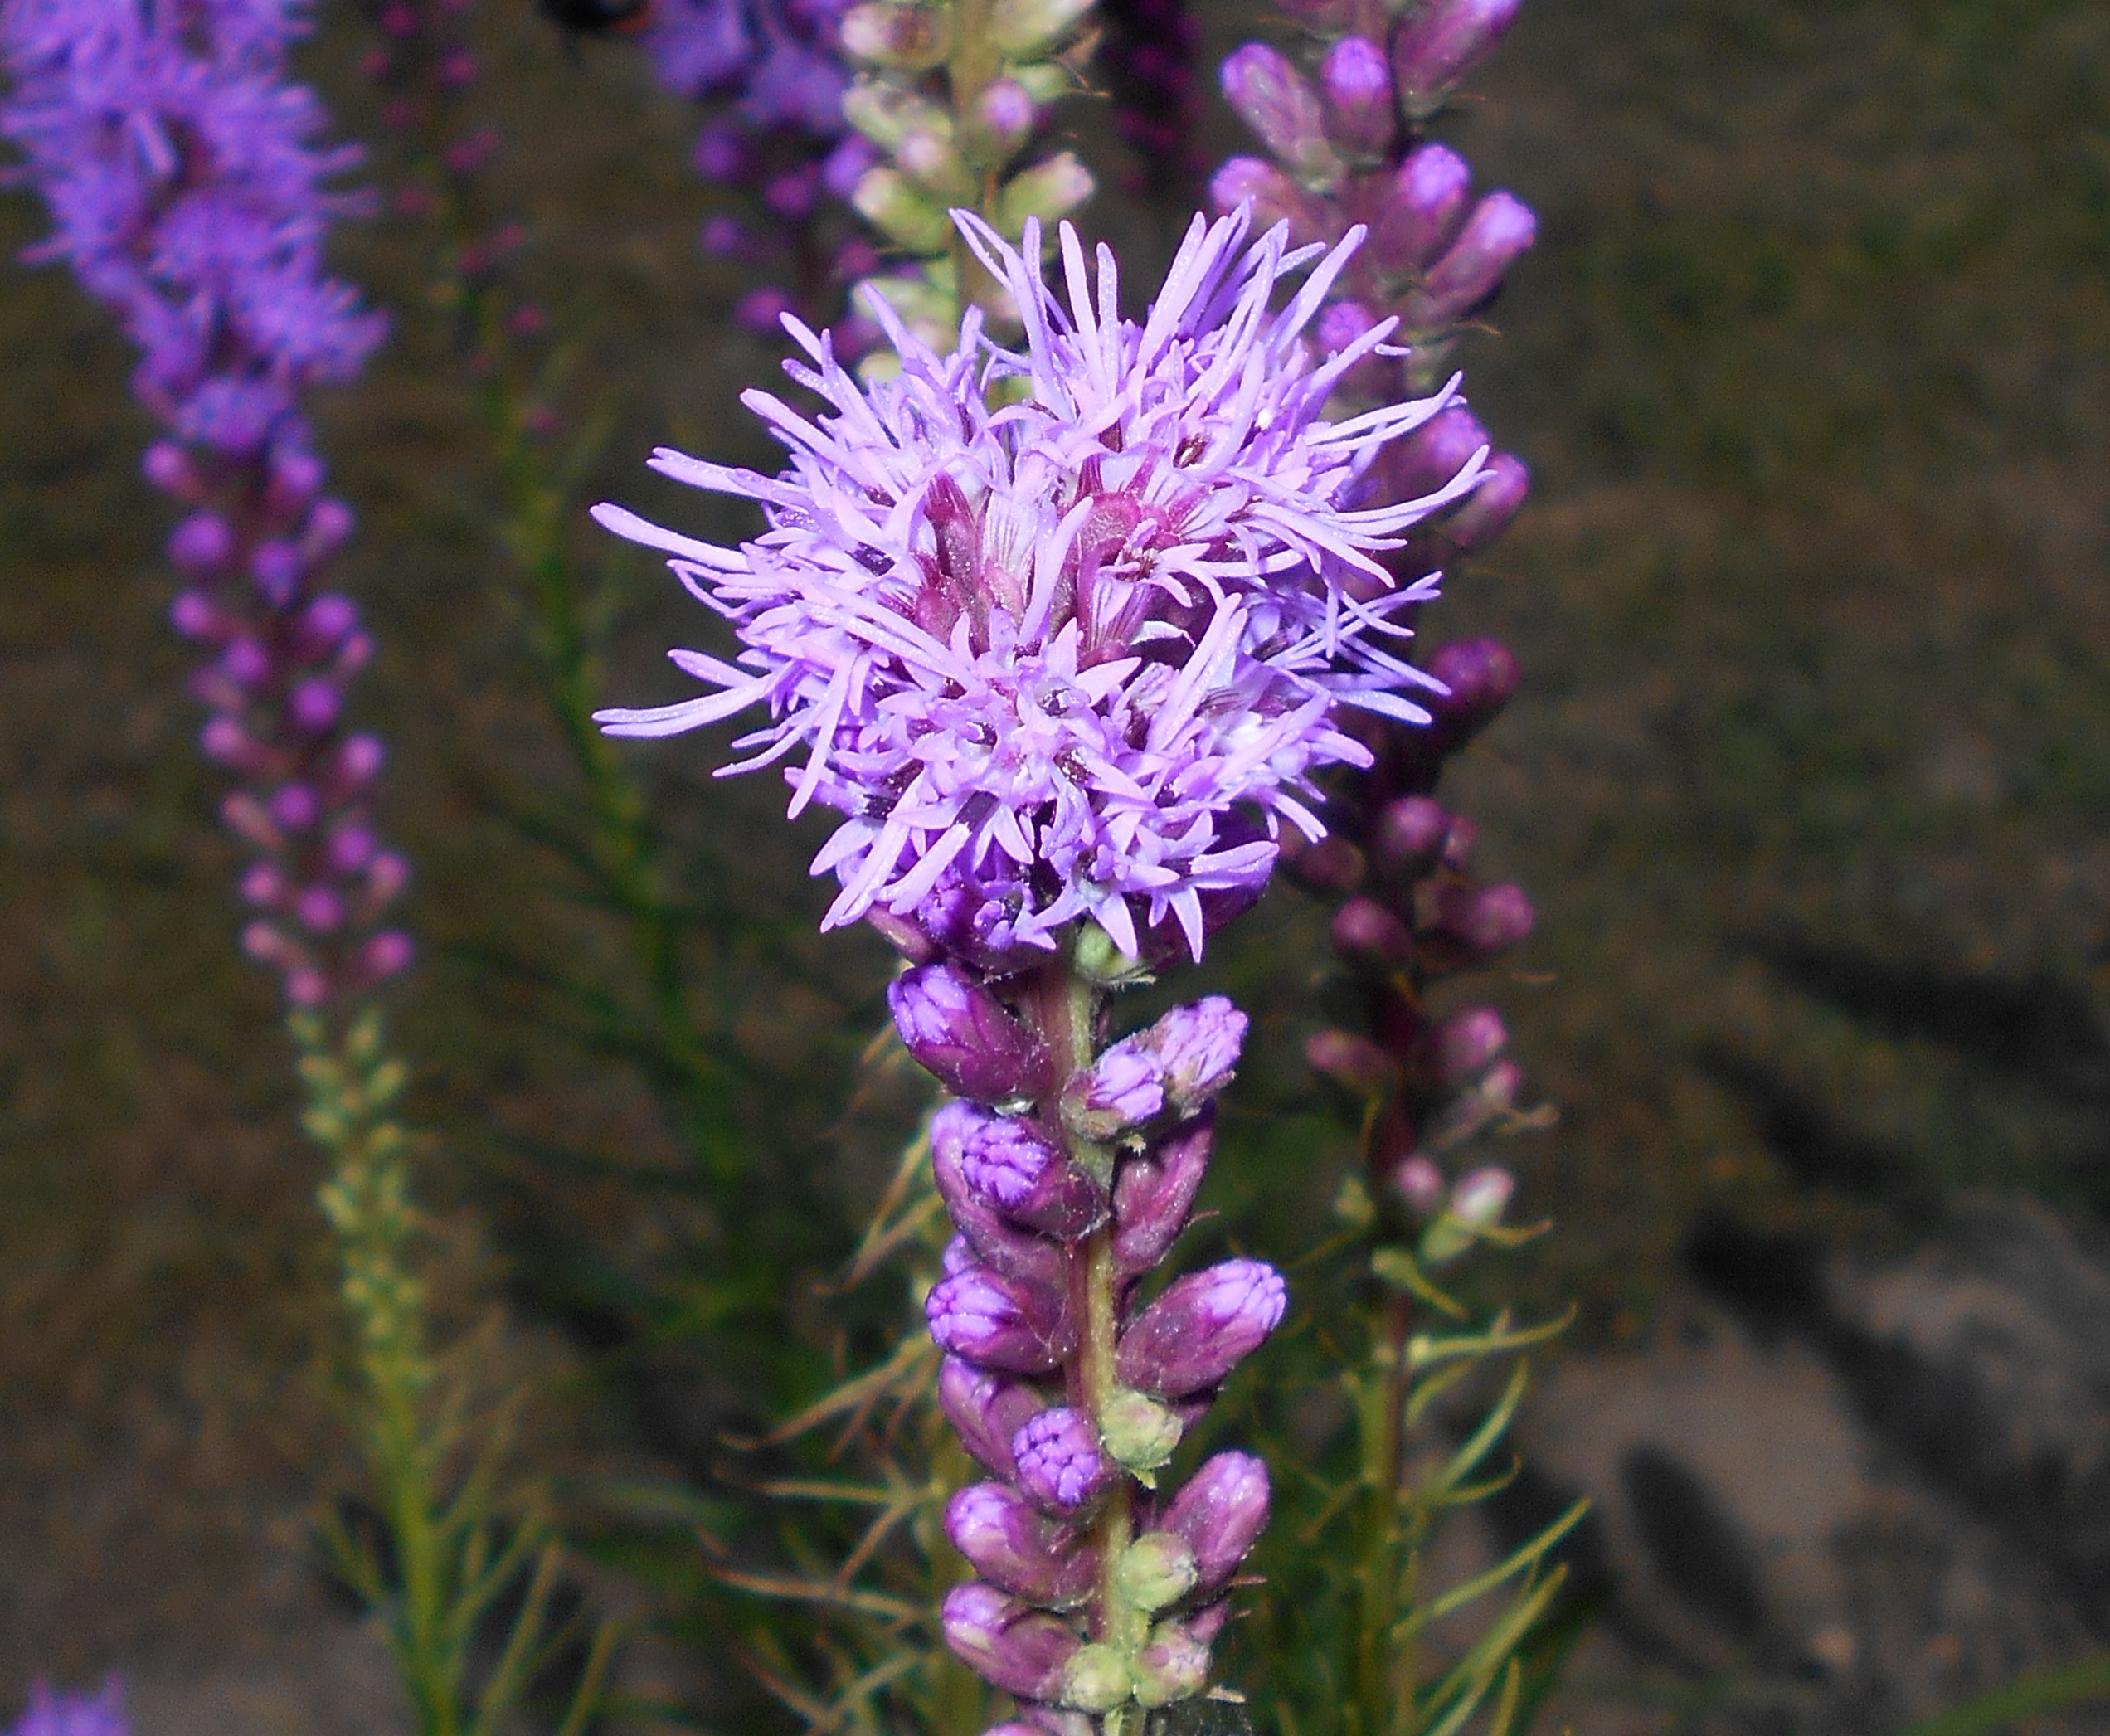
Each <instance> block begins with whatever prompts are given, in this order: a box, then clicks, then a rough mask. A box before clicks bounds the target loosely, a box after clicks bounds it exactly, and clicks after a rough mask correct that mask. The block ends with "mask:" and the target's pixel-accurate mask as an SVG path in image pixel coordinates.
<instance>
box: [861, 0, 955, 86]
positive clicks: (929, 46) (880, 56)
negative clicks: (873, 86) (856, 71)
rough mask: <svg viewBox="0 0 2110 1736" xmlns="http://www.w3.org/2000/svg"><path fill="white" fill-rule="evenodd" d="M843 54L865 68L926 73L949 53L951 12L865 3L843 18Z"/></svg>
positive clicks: (883, 0)
mask: <svg viewBox="0 0 2110 1736" xmlns="http://www.w3.org/2000/svg"><path fill="white" fill-rule="evenodd" d="M840 28H841V32H842V42H843V51H844V53H845V54H847V55H848V56H850V57H851V58H852V59H853V60H858V61H864V62H865V63H866V64H867V65H868V66H886V67H889V68H891V69H892V70H893V71H897V72H928V71H931V68H932V67H934V66H943V65H945V63H946V57H947V56H950V54H951V52H952V9H951V8H950V7H943V6H916V5H900V4H897V3H896V0H865V4H863V6H853V7H851V8H850V10H849V11H848V12H845V13H844V15H843V22H842V25H841V27H840Z"/></svg>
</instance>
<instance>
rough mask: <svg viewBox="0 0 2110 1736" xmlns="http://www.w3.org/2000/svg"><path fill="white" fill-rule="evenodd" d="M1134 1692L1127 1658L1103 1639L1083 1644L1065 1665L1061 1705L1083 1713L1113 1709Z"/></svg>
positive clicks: (1132, 1676) (1132, 1673)
mask: <svg viewBox="0 0 2110 1736" xmlns="http://www.w3.org/2000/svg"><path fill="white" fill-rule="evenodd" d="M1134 1692H1135V1674H1134V1672H1133V1671H1132V1670H1130V1668H1129V1665H1128V1660H1127V1659H1126V1658H1125V1657H1124V1656H1121V1651H1119V1649H1118V1648H1116V1647H1115V1646H1111V1645H1108V1644H1107V1643H1106V1641H1103V1640H1094V1641H1092V1642H1091V1644H1090V1645H1088V1646H1079V1647H1078V1648H1077V1652H1076V1655H1075V1656H1072V1658H1071V1659H1070V1661H1069V1662H1068V1663H1067V1665H1064V1666H1063V1670H1062V1704H1064V1705H1066V1706H1075V1707H1076V1708H1077V1709H1078V1710H1079V1711H1080V1712H1111V1711H1112V1710H1113V1709H1114V1708H1115V1707H1116V1706H1117V1705H1119V1704H1121V1702H1122V1701H1123V1700H1126V1699H1127V1698H1128V1697H1129V1696H1130V1695H1131V1694H1133V1693H1134Z"/></svg>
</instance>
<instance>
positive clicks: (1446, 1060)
mask: <svg viewBox="0 0 2110 1736" xmlns="http://www.w3.org/2000/svg"><path fill="white" fill-rule="evenodd" d="M1509 1042H1510V1033H1509V1031H1508V1030H1507V1029H1506V1028H1505V1027H1504V1025H1503V1024H1502V1015H1501V1014H1499V1013H1497V1012H1496V1011H1495V1009H1494V1008H1492V1007H1464V1008H1461V1009H1459V1010H1458V1011H1457V1012H1456V1013H1452V1014H1449V1015H1448V1016H1446V1018H1444V1019H1442V1020H1441V1021H1439V1022H1438V1023H1437V1024H1436V1025H1435V1026H1434V1027H1433V1028H1432V1029H1431V1030H1430V1032H1429V1033H1428V1035H1427V1037H1426V1038H1423V1039H1422V1052H1421V1053H1420V1055H1419V1056H1417V1064H1418V1066H1419V1067H1420V1070H1421V1072H1422V1075H1423V1077H1426V1078H1427V1080H1428V1082H1430V1083H1431V1084H1432V1085H1433V1086H1435V1087H1437V1088H1438V1089H1439V1090H1443V1091H1458V1090H1461V1089H1463V1088H1464V1087H1466V1086H1467V1085H1470V1084H1471V1083H1472V1082H1473V1081H1474V1080H1476V1079H1477V1078H1478V1077H1480V1075H1481V1074H1482V1073H1484V1072H1486V1071H1487V1068H1488V1066H1489V1064H1490V1063H1491V1062H1492V1061H1493V1060H1494V1059H1495V1057H1496V1056H1497V1055H1499V1054H1500V1053H1502V1051H1503V1050H1504V1049H1505V1048H1508V1047H1509Z"/></svg>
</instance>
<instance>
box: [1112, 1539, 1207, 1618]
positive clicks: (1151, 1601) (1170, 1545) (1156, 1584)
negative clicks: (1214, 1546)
mask: <svg viewBox="0 0 2110 1736" xmlns="http://www.w3.org/2000/svg"><path fill="white" fill-rule="evenodd" d="M1200 1578H1201V1573H1200V1572H1199V1570H1198V1568H1196V1566H1195V1563H1194V1545H1193V1544H1190V1543H1189V1542H1188V1541H1187V1539H1185V1538H1184V1537H1182V1536H1181V1535H1180V1534H1179V1533H1178V1532H1177V1531H1145V1533H1144V1534H1142V1535H1141V1536H1140V1537H1139V1538H1137V1539H1135V1542H1134V1543H1132V1544H1130V1545H1129V1546H1128V1547H1127V1548H1126V1549H1124V1550H1122V1551H1121V1559H1120V1560H1119V1561H1118V1562H1116V1563H1115V1565H1114V1583H1116V1585H1118V1586H1119V1587H1120V1588H1121V1595H1122V1596H1123V1597H1126V1598H1127V1599H1128V1601H1129V1602H1130V1603H1132V1604H1134V1605H1135V1607H1136V1608H1138V1609H1140V1610H1148V1611H1150V1612H1156V1611H1158V1610H1161V1609H1163V1608H1164V1607H1166V1606H1167V1605H1168V1604H1172V1603H1177V1602H1179V1600H1180V1599H1181V1598H1182V1597H1185V1596H1186V1595H1187V1593H1189V1592H1191V1591H1192V1590H1194V1586H1195V1583H1196V1582H1197V1581H1198V1580H1199V1579H1200Z"/></svg>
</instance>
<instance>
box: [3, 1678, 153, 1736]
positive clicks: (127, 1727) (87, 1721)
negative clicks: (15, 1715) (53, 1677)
mask: <svg viewBox="0 0 2110 1736" xmlns="http://www.w3.org/2000/svg"><path fill="white" fill-rule="evenodd" d="M131 1730H132V1724H131V1720H130V1719H128V1718H127V1717H126V1716H125V1715H124V1684H123V1683H122V1682H120V1681H119V1680H118V1679H117V1678H116V1677H115V1676H112V1677H111V1678H110V1679H109V1680H108V1681H107V1682H105V1683H104V1685H103V1686H102V1690H101V1691H100V1693H95V1694H70V1693H66V1692H65V1691H63V1690H54V1689H53V1688H51V1686H50V1685H49V1684H47V1683H44V1682H38V1683H37V1684H36V1685H35V1686H34V1687H32V1689H31V1690H29V1706H28V1709H27V1710H26V1711H25V1712H24V1713H23V1714H22V1720H21V1722H20V1723H18V1724H16V1725H15V1727H14V1729H13V1730H12V1733H10V1736H131Z"/></svg>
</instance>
